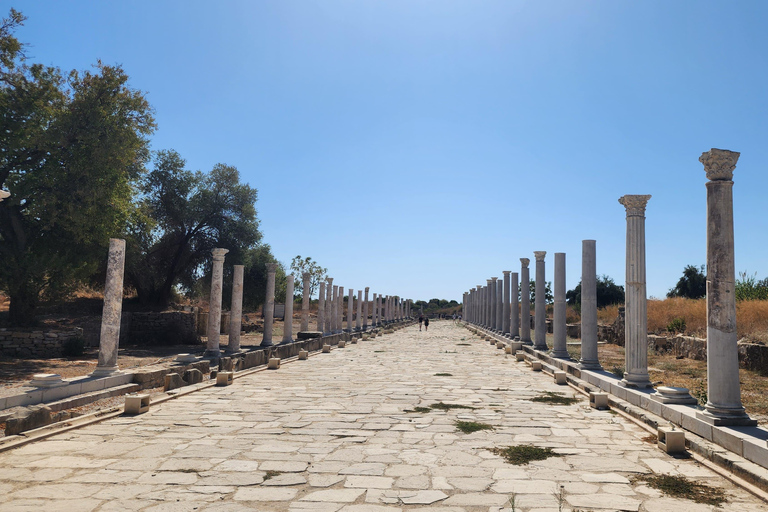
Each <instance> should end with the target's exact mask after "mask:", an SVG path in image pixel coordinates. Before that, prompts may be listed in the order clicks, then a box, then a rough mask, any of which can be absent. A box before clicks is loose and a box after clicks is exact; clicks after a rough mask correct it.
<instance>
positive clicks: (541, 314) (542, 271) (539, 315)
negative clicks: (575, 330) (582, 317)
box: [533, 251, 547, 350]
mask: <svg viewBox="0 0 768 512" xmlns="http://www.w3.org/2000/svg"><path fill="white" fill-rule="evenodd" d="M533 254H534V256H536V284H535V287H536V296H535V297H534V314H535V317H534V325H535V330H534V342H533V348H535V349H537V350H547V296H546V293H547V277H546V267H545V264H544V257H545V256H546V255H547V252H546V251H534V252H533Z"/></svg>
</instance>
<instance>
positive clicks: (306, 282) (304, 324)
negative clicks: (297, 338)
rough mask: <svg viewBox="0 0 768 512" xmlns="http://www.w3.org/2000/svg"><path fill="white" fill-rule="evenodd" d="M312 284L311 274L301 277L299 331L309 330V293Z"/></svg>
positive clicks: (305, 273)
mask: <svg viewBox="0 0 768 512" xmlns="http://www.w3.org/2000/svg"><path fill="white" fill-rule="evenodd" d="M311 282H312V274H310V273H309V272H304V273H303V274H302V275H301V330H302V331H306V330H308V329H309V301H310V299H311V297H310V295H309V292H310V287H311Z"/></svg>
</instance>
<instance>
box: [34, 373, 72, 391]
mask: <svg viewBox="0 0 768 512" xmlns="http://www.w3.org/2000/svg"><path fill="white" fill-rule="evenodd" d="M29 385H30V386H35V387H36V388H55V387H58V386H66V385H67V383H66V382H64V381H63V380H61V375H59V374H58V373H36V374H34V375H33V376H32V380H31V381H30V382H29Z"/></svg>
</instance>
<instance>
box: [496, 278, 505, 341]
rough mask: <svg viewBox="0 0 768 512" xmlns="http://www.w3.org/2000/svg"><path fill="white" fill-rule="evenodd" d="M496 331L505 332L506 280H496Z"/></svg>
mask: <svg viewBox="0 0 768 512" xmlns="http://www.w3.org/2000/svg"><path fill="white" fill-rule="evenodd" d="M496 332H498V333H500V334H503V333H504V282H503V280H502V279H499V280H498V281H496Z"/></svg>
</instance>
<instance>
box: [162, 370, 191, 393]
mask: <svg viewBox="0 0 768 512" xmlns="http://www.w3.org/2000/svg"><path fill="white" fill-rule="evenodd" d="M186 385H187V383H186V382H184V379H182V378H181V375H179V374H178V373H168V374H166V375H165V383H164V384H163V391H169V390H171V389H176V388H180V387H182V386H186Z"/></svg>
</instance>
